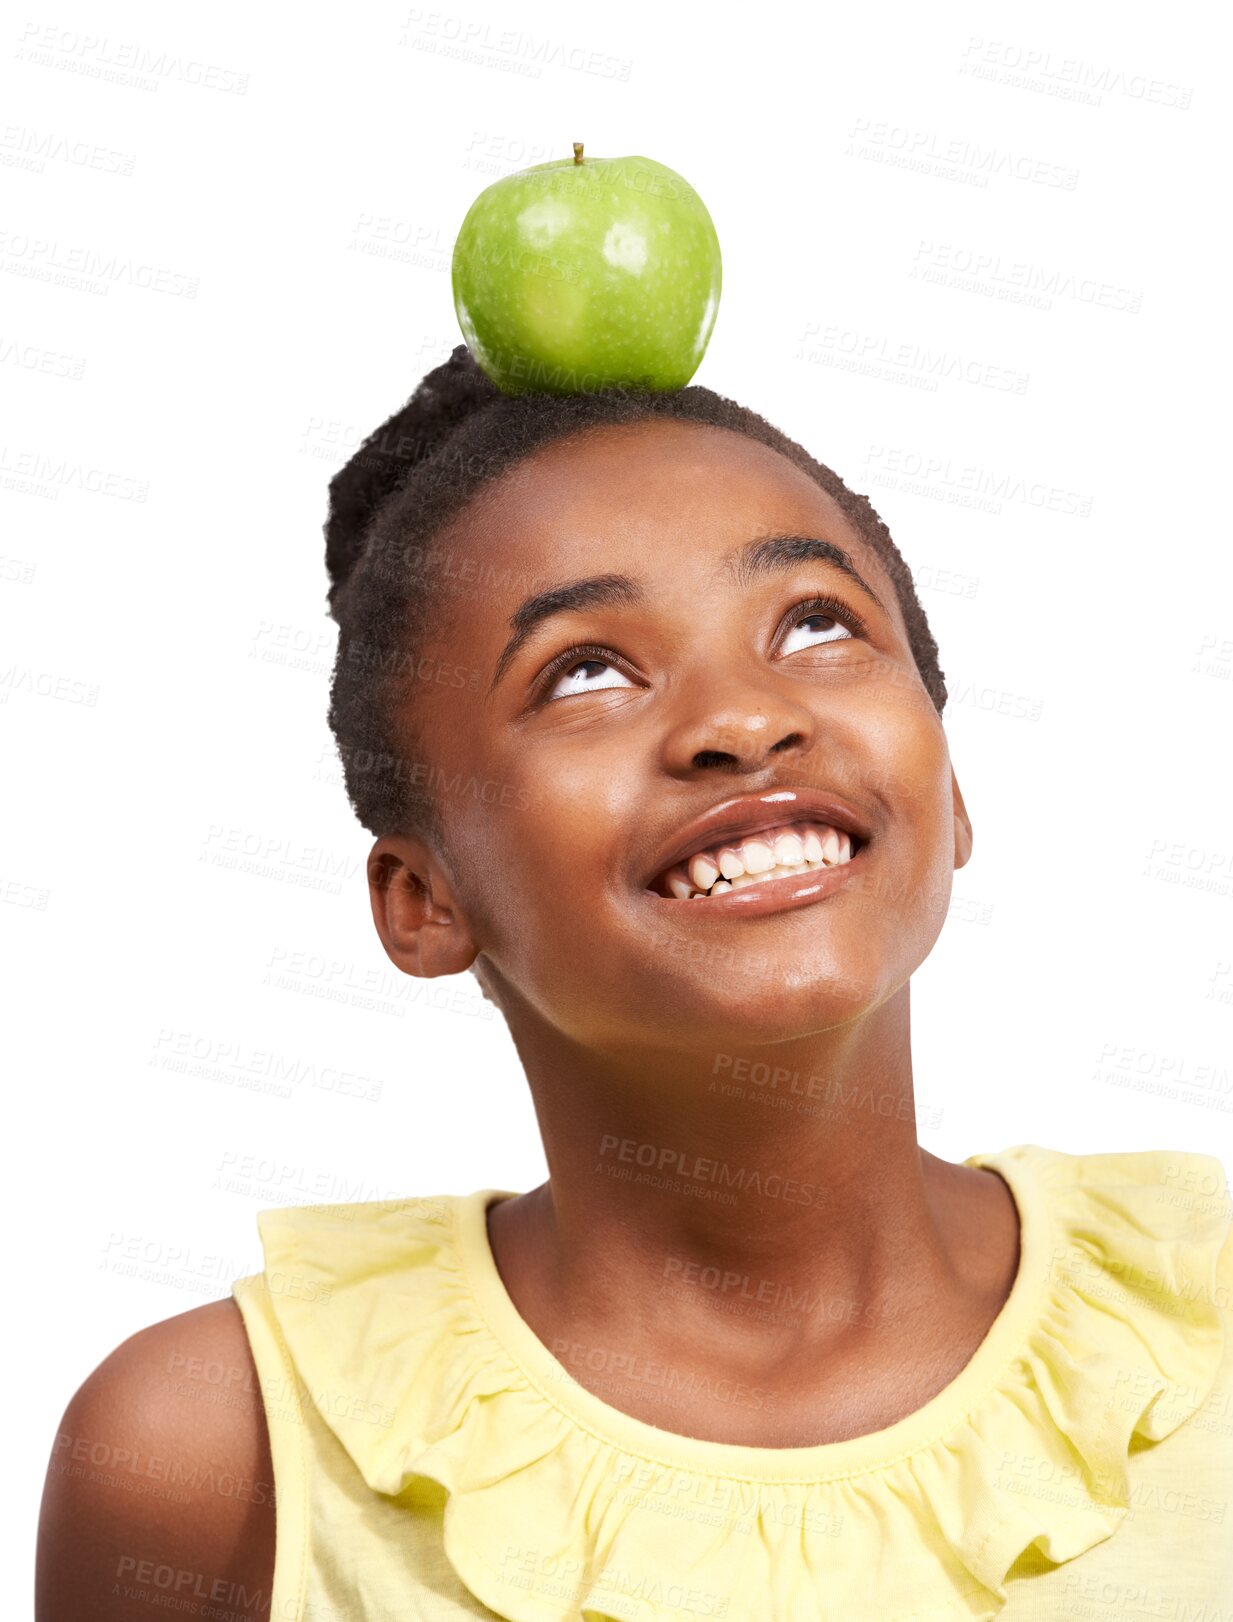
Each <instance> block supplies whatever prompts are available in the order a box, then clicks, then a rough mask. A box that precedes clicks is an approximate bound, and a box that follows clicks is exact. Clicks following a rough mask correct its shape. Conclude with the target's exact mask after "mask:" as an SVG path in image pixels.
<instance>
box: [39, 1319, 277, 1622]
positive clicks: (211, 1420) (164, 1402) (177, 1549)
mask: <svg viewBox="0 0 1233 1622" xmlns="http://www.w3.org/2000/svg"><path fill="white" fill-rule="evenodd" d="M273 1483H274V1475H273V1468H272V1465H271V1461H270V1446H269V1437H268V1432H267V1429H266V1421H265V1411H264V1407H263V1405H262V1400H261V1391H260V1386H259V1384H258V1380H257V1371H256V1368H255V1367H254V1364H253V1359H252V1352H251V1350H250V1348H249V1344H248V1336H247V1333H246V1331H245V1328H244V1321H243V1319H242V1317H241V1316H240V1309H239V1307H238V1306H237V1304H236V1302H235V1301H234V1299H232V1298H231V1297H227V1298H226V1299H225V1300H222V1301H212V1302H210V1303H209V1304H208V1305H206V1306H201V1307H194V1308H193V1309H192V1310H191V1311H189V1312H182V1313H179V1314H177V1315H176V1316H175V1317H173V1318H165V1319H163V1320H162V1321H161V1322H160V1323H156V1324H151V1325H150V1326H149V1328H147V1329H141V1330H138V1332H137V1333H136V1334H134V1335H131V1336H130V1337H129V1338H128V1340H126V1341H123V1342H122V1343H121V1344H120V1345H119V1346H117V1347H116V1349H115V1350H114V1351H113V1352H111V1353H109V1354H108V1356H107V1357H105V1358H104V1359H103V1361H102V1362H101V1363H100V1364H99V1366H98V1367H97V1368H96V1369H95V1370H94V1371H93V1373H92V1374H90V1375H89V1376H88V1377H87V1378H86V1379H85V1380H84V1381H83V1382H82V1384H81V1386H80V1387H79V1389H78V1390H77V1391H76V1392H75V1393H74V1395H73V1397H72V1399H71V1400H70V1402H69V1404H68V1407H67V1408H66V1409H65V1412H64V1417H63V1419H62V1420H61V1422H60V1426H59V1429H58V1431H57V1433H56V1436H55V1438H54V1440H53V1442H52V1446H51V1457H50V1460H49V1463H48V1468H47V1478H46V1482H45V1485H44V1489H43V1502H42V1508H41V1510H40V1514H39V1529H38V1555H37V1565H36V1577H35V1589H36V1603H35V1614H36V1622H80V1619H81V1618H83V1617H89V1618H91V1622H119V1619H121V1618H123V1619H126V1622H127V1619H132V1618H136V1617H141V1618H143V1619H145V1622H148V1618H149V1616H150V1614H151V1612H150V1607H151V1604H154V1605H155V1606H165V1605H172V1606H174V1608H175V1609H191V1610H198V1609H199V1608H200V1607H202V1606H204V1607H206V1608H207V1610H208V1609H209V1608H210V1607H211V1606H214V1607H217V1608H220V1609H226V1610H227V1611H228V1612H229V1613H231V1614H234V1615H235V1616H236V1617H237V1618H238V1619H242V1622H267V1619H268V1617H269V1614H270V1583H271V1578H272V1576H273V1570H274V1485H273ZM177 1600H182V1601H184V1602H186V1603H185V1604H183V1605H177V1604H176V1603H175V1602H176V1601H177Z"/></svg>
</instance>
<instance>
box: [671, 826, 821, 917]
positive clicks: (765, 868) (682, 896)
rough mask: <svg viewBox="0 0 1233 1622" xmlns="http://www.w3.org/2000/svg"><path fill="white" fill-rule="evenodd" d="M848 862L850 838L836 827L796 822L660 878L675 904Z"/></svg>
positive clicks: (681, 865) (704, 854)
mask: <svg viewBox="0 0 1233 1622" xmlns="http://www.w3.org/2000/svg"><path fill="white" fill-rule="evenodd" d="M851 859H852V840H851V837H850V835H848V834H847V833H845V832H843V831H842V830H841V829H839V828H831V827H822V826H818V825H814V824H811V823H797V824H795V825H789V826H785V827H783V828H779V829H776V830H772V831H768V832H767V833H765V834H758V835H755V836H751V837H750V838H748V839H743V840H741V841H739V842H738V843H736V844H726V845H721V846H719V847H718V849H716V850H713V851H699V852H697V853H696V854H695V855H693V856H691V857H689V858H688V860H687V861H685V862H678V863H677V864H676V865H675V866H674V867H673V868H671V869H670V870H669V872H668V874H667V875H666V878H665V887H666V889H667V891H668V893H669V895H671V896H672V897H673V898H674V899H676V900H678V901H684V900H688V899H691V898H692V899H697V900H701V899H703V897H704V896H706V895H722V894H723V893H724V891H725V890H739V889H743V888H744V887H745V885H747V884H760V883H762V882H763V881H764V880H766V879H778V878H784V877H785V876H787V875H789V874H793V873H808V872H813V871H814V870H816V869H818V868H824V867H836V866H839V865H840V864H842V863H844V862H848V861H851Z"/></svg>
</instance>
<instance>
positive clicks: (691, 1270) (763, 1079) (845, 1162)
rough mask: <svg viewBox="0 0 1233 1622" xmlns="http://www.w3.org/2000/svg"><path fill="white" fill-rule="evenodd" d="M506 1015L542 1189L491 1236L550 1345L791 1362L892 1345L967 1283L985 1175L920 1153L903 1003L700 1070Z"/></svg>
mask: <svg viewBox="0 0 1233 1622" xmlns="http://www.w3.org/2000/svg"><path fill="white" fill-rule="evenodd" d="M517 1013H518V1015H519V1017H518V1018H517V1019H516V1020H514V1021H511V1031H512V1033H513V1035H514V1040H515V1044H516V1046H517V1048H518V1051H519V1054H520V1056H521V1058H522V1062H523V1065H524V1068H525V1070H526V1074H527V1077H528V1080H529V1083H530V1086H531V1091H532V1095H533V1098H534V1103H535V1109H536V1113H537V1116H538V1120H539V1126H540V1131H541V1134H542V1138H543V1143H544V1149H545V1154H546V1158H547V1161H548V1167H549V1178H548V1181H547V1182H546V1183H544V1184H542V1185H541V1186H540V1187H539V1188H537V1189H535V1190H533V1191H532V1192H531V1193H530V1194H526V1195H522V1196H520V1197H519V1198H518V1199H515V1200H510V1201H506V1202H503V1204H501V1205H499V1206H497V1207H496V1208H495V1209H494V1210H493V1211H492V1212H491V1213H490V1226H489V1233H490V1238H491V1241H492V1249H493V1255H494V1259H495V1260H496V1262H497V1266H498V1269H499V1271H500V1273H501V1275H502V1278H503V1280H504V1282H505V1284H506V1287H507V1289H508V1291H509V1294H510V1296H511V1299H513V1301H514V1303H515V1305H516V1306H517V1307H518V1309H519V1311H520V1312H521V1313H522V1315H523V1317H524V1318H526V1320H527V1321H528V1323H529V1324H530V1326H531V1327H532V1328H533V1329H535V1330H536V1332H537V1334H539V1336H540V1338H541V1339H542V1340H544V1341H545V1342H546V1343H547V1344H548V1345H549V1346H551V1345H552V1344H553V1339H554V1333H555V1331H557V1330H560V1329H562V1328H565V1327H567V1328H568V1332H569V1334H570V1335H572V1336H574V1337H575V1338H576V1339H577V1338H578V1337H581V1338H583V1339H584V1340H585V1339H589V1340H590V1341H592V1342H594V1343H595V1344H597V1345H601V1346H609V1347H612V1346H621V1347H625V1346H628V1345H630V1344H631V1343H637V1344H638V1345H639V1346H642V1347H644V1348H645V1347H651V1346H653V1347H655V1348H661V1349H663V1350H664V1352H665V1353H668V1354H670V1355H673V1356H675V1358H676V1360H677V1361H681V1360H685V1361H688V1360H689V1359H690V1357H691V1356H694V1357H695V1360H696V1355H697V1353H698V1349H699V1348H700V1347H702V1346H703V1345H707V1346H708V1352H707V1356H708V1357H709V1358H710V1359H711V1361H712V1363H713V1364H714V1363H719V1364H721V1365H724V1366H728V1367H731V1368H733V1369H735V1368H737V1367H739V1366H743V1365H745V1364H747V1363H749V1362H751V1361H758V1360H760V1359H763V1358H764V1357H765V1355H766V1353H767V1352H768V1350H770V1349H771V1348H773V1349H774V1351H775V1355H776V1356H777V1357H779V1358H789V1359H792V1360H794V1361H795V1360H796V1359H797V1358H798V1357H799V1359H800V1360H801V1366H806V1365H807V1364H808V1360H809V1359H811V1358H812V1359H814V1360H815V1362H816V1358H817V1354H818V1353H819V1352H823V1351H828V1352H839V1351H841V1350H842V1349H846V1350H847V1352H848V1353H849V1354H852V1355H855V1353H856V1352H857V1351H858V1350H859V1351H861V1352H863V1353H867V1352H868V1351H869V1350H870V1348H871V1347H872V1346H873V1345H874V1344H875V1343H877V1342H879V1341H880V1340H881V1342H882V1344H887V1340H886V1339H885V1338H884V1337H889V1338H890V1339H894V1340H895V1342H896V1344H897V1345H902V1339H903V1335H904V1332H905V1329H906V1327H907V1326H908V1325H909V1324H910V1323H911V1322H912V1320H913V1317H914V1315H921V1317H922V1321H923V1316H924V1315H926V1314H929V1315H933V1316H936V1315H937V1314H938V1312H939V1310H940V1308H941V1303H943V1302H945V1301H952V1302H953V1301H954V1300H955V1299H957V1298H959V1297H960V1296H962V1294H963V1292H964V1291H965V1290H970V1289H972V1288H973V1287H974V1277H973V1271H972V1252H971V1250H970V1245H971V1239H970V1236H969V1237H968V1238H966V1239H965V1236H964V1234H963V1232H962V1229H963V1227H964V1222H963V1221H962V1220H961V1219H960V1209H959V1207H960V1201H961V1200H962V1199H966V1198H968V1194H967V1192H966V1191H968V1190H970V1187H971V1184H970V1182H969V1179H971V1178H976V1179H980V1178H982V1177H984V1176H987V1175H988V1174H981V1173H975V1172H971V1171H968V1170H965V1169H964V1168H959V1167H954V1166H951V1165H950V1164H949V1163H948V1162H945V1161H942V1160H938V1159H937V1158H936V1157H934V1156H933V1155H930V1154H928V1153H927V1152H926V1151H924V1150H922V1149H921V1147H920V1145H919V1143H918V1140H917V1120H916V1107H915V1103H914V1097H913V1086H912V1068H911V1049H910V1042H909V1009H908V987H907V986H906V985H905V986H904V987H902V988H901V989H900V990H899V991H898V992H897V993H895V994H894V995H893V996H892V997H890V998H888V999H887V1000H886V1001H885V1002H883V1003H882V1004H881V1005H880V1006H879V1007H878V1008H876V1009H875V1010H873V1011H872V1012H871V1013H870V1014H868V1015H867V1016H864V1017H862V1018H861V1019H859V1020H854V1021H850V1022H848V1023H846V1024H844V1025H842V1026H840V1027H838V1028H836V1029H832V1030H828V1031H825V1032H822V1033H817V1034H813V1035H811V1036H809V1037H808V1038H803V1039H800V1040H797V1041H793V1042H788V1043H778V1044H775V1045H773V1046H766V1047H749V1048H745V1049H742V1050H739V1051H731V1052H724V1053H720V1054H718V1055H716V1054H714V1053H711V1052H708V1053H706V1054H693V1053H689V1052H685V1051H678V1050H673V1051H668V1052H663V1051H661V1052H656V1051H652V1050H650V1049H647V1048H641V1049H639V1050H637V1051H629V1052H613V1051H610V1050H609V1051H605V1052H603V1053H595V1052H590V1051H585V1052H584V1051H580V1050H578V1049H576V1048H575V1047H573V1046H572V1045H571V1044H570V1043H569V1042H568V1041H566V1040H564V1039H563V1038H562V1037H561V1033H560V1032H559V1031H556V1030H554V1029H553V1028H551V1027H545V1026H544V1025H543V1024H542V1023H541V1022H538V1021H536V1020H535V1019H534V1018H532V1017H530V1016H529V1011H528V1010H526V1008H525V1006H523V1007H520V1008H519V1009H518V1010H517ZM961 1190H962V1191H965V1192H963V1193H961ZM995 1198H996V1196H995ZM988 1209H989V1207H988V1206H986V1207H985V1210H986V1211H987V1210H988ZM965 1214H966V1216H968V1217H970V1216H971V1214H972V1207H971V1205H970V1204H968V1205H967V1207H966V1213H965ZM968 1226H970V1223H969V1224H968ZM965 1247H966V1248H965ZM982 1287H983V1286H982ZM717 1329H721V1334H720V1336H719V1345H718V1347H716V1344H715V1331H716V1330H717ZM798 1385H799V1382H798Z"/></svg>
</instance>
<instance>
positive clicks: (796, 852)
mask: <svg viewBox="0 0 1233 1622" xmlns="http://www.w3.org/2000/svg"><path fill="white" fill-rule="evenodd" d="M773 848H774V851H775V861H776V863H777V865H778V866H780V867H799V866H800V865H801V863H802V862H803V861H804V860H805V847H804V845H803V844H802V842H801V836H800V834H798V833H792V832H788V833H786V834H776V836H775V839H774V847H773Z"/></svg>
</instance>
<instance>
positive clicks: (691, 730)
mask: <svg viewBox="0 0 1233 1622" xmlns="http://www.w3.org/2000/svg"><path fill="white" fill-rule="evenodd" d="M677 713H678V716H679V719H678V720H677V721H676V722H675V723H674V724H673V725H672V726H671V727H669V729H668V732H667V734H666V735H665V737H664V740H663V751H662V763H663V765H664V768H665V769H666V770H667V771H669V772H671V773H673V774H674V775H677V776H689V775H691V774H693V773H695V772H698V771H702V770H706V769H707V768H711V769H718V770H723V771H727V772H732V773H740V774H745V773H748V774H750V775H753V774H755V773H756V772H758V771H760V770H761V769H762V768H763V767H765V766H768V765H770V764H772V763H773V762H775V761H777V760H778V759H779V758H780V757H782V756H784V755H793V754H795V755H803V754H805V753H807V752H808V751H809V750H810V749H811V748H812V747H813V743H814V732H815V728H816V725H817V723H816V718H815V717H814V715H813V714H812V712H811V711H810V710H808V709H807V708H806V707H805V706H804V705H803V704H800V703H798V702H797V701H796V700H795V699H793V698H792V697H791V696H790V695H789V694H788V693H786V692H783V691H780V690H777V688H776V686H775V684H774V683H773V682H770V681H761V682H755V681H746V680H743V679H740V678H737V677H734V676H732V675H731V674H729V675H728V676H726V677H720V676H717V675H716V673H715V671H714V669H713V668H712V669H711V670H709V671H700V672H699V674H698V678H697V680H696V682H694V683H693V684H691V686H690V688H689V689H688V691H682V692H681V693H680V694H679V695H678V709H677Z"/></svg>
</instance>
